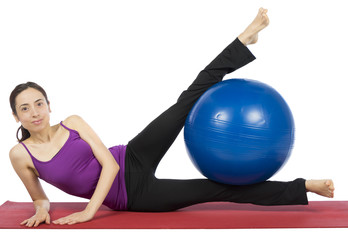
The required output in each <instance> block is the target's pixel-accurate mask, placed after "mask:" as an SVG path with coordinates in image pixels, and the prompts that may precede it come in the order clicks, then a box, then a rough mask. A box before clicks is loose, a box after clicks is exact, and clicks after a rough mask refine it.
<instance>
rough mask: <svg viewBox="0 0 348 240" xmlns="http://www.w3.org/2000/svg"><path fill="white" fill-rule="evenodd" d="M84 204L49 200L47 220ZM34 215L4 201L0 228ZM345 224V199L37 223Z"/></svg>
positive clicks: (104, 211)
mask: <svg viewBox="0 0 348 240" xmlns="http://www.w3.org/2000/svg"><path fill="white" fill-rule="evenodd" d="M86 204H87V203H51V211H50V215H51V219H53V220H55V219H57V218H60V217H63V216H66V215H68V214H71V213H74V212H77V211H81V210H83V209H84V208H85V206H86ZM33 214H34V209H33V204H32V203H22V202H10V201H7V202H5V203H4V204H3V205H2V206H1V207H0V229H1V228H2V229H4V228H10V229H15V228H25V227H23V226H20V225H19V223H20V222H22V221H23V220H25V219H27V218H29V217H31V216H32V215H33ZM342 227H348V202H347V201H318V202H317V201H315V202H310V203H309V205H308V206H272V207H264V206H255V205H251V204H235V203H204V204H198V205H195V206H191V207H187V208H184V209H181V210H179V211H175V212H165V213H141V212H115V211H111V210H109V209H108V208H107V207H101V209H100V210H99V211H98V213H97V214H96V216H95V218H94V219H93V220H92V221H90V222H86V223H80V224H76V225H72V226H68V225H62V226H60V225H55V224H52V223H51V224H50V225H47V224H41V225H40V226H39V227H38V228H42V229H48V228H53V229H59V228H73V229H85V228H88V229H237V228H342Z"/></svg>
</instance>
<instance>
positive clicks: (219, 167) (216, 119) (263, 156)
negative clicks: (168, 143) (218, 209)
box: [184, 79, 295, 185]
mask: <svg viewBox="0 0 348 240" xmlns="http://www.w3.org/2000/svg"><path fill="white" fill-rule="evenodd" d="M294 129H295V128H294V120H293V116H292V113H291V110H290V108H289V106H288V105H287V103H286V102H285V100H284V99H283V98H282V96H281V95H280V94H279V93H278V92H277V91H276V90H275V89H273V88H272V87H270V86H269V85H267V84H264V83H262V82H259V81H256V80H249V79H230V80H225V81H223V82H220V83H217V84H215V85H214V86H212V87H211V88H209V89H208V90H207V91H206V92H205V93H204V94H203V95H202V96H201V97H200V98H199V99H198V101H197V102H196V103H195V105H194V106H193V108H192V109H191V111H190V113H189V115H188V117H187V119H186V122H185V128H184V139H185V145H186V149H187V152H188V155H189V156H190V159H191V160H192V162H193V164H194V165H195V167H196V168H197V169H198V170H199V171H200V172H201V173H202V174H203V175H204V176H206V177H207V178H208V179H210V180H213V181H217V182H220V183H226V184H233V185H246V184H254V183H258V182H262V181H265V180H267V179H268V178H270V177H271V176H273V175H274V174H275V173H276V172H277V171H278V170H279V169H280V168H281V167H282V166H283V165H284V164H285V163H286V161H287V159H288V158H289V156H290V154H291V150H292V147H293V144H294Z"/></svg>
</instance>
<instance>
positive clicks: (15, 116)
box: [12, 112, 19, 123]
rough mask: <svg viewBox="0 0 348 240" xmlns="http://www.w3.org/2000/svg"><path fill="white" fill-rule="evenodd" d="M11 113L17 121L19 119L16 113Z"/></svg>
mask: <svg viewBox="0 0 348 240" xmlns="http://www.w3.org/2000/svg"><path fill="white" fill-rule="evenodd" d="M12 115H13V117H14V119H15V120H16V122H17V123H18V122H19V119H18V117H17V115H16V114H15V113H14V112H12Z"/></svg>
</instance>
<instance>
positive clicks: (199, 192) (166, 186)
mask: <svg viewBox="0 0 348 240" xmlns="http://www.w3.org/2000/svg"><path fill="white" fill-rule="evenodd" d="M142 181H143V183H144V185H146V188H143V190H142V191H141V192H138V194H137V195H136V197H135V199H133V201H132V203H131V204H129V206H128V208H129V209H128V210H130V211H150V212H162V211H173V210H176V209H179V208H183V207H187V206H190V205H193V204H198V203H203V202H215V201H225V202H236V203H253V204H257V205H294V204H301V205H305V204H308V200H307V194H306V188H305V180H304V179H296V180H294V181H291V182H275V181H272V182H271V181H266V182H262V183H258V184H253V185H246V186H233V185H226V184H220V183H216V182H213V181H210V180H207V179H194V180H169V179H168V180H167V179H156V178H154V177H151V176H148V177H147V178H144V179H142Z"/></svg>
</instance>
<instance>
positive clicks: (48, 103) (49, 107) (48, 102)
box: [47, 101, 52, 113]
mask: <svg viewBox="0 0 348 240" xmlns="http://www.w3.org/2000/svg"><path fill="white" fill-rule="evenodd" d="M47 105H48V111H49V112H50V113H51V112H52V111H51V105H50V101H47Z"/></svg>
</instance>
